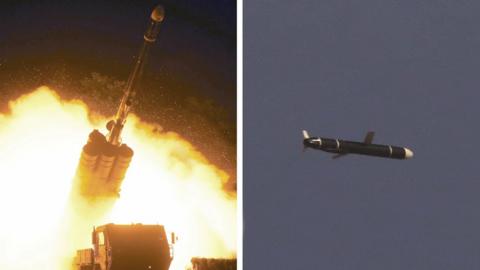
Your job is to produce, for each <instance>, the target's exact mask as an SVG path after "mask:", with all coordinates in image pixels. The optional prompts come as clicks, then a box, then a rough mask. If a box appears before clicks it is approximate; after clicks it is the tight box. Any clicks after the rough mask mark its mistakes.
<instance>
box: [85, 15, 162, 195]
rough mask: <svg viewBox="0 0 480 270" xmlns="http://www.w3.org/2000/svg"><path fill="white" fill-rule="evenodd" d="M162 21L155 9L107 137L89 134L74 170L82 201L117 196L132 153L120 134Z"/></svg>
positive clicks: (99, 133)
mask: <svg viewBox="0 0 480 270" xmlns="http://www.w3.org/2000/svg"><path fill="white" fill-rule="evenodd" d="M164 17H165V12H164V9H163V7H162V6H157V7H156V8H155V9H154V10H153V12H152V14H151V16H150V22H149V24H148V28H147V31H146V32H145V34H144V36H143V44H142V46H141V48H140V52H139V54H138V56H137V58H136V62H135V66H134V68H133V70H132V72H131V73H130V76H129V78H128V81H127V84H126V87H125V90H124V95H123V97H122V100H121V102H120V106H119V108H118V110H117V113H116V115H115V118H114V120H111V121H109V122H108V123H107V129H108V131H109V132H108V134H107V135H106V136H105V135H103V134H102V133H101V132H99V131H98V130H93V131H92V132H91V133H90V135H89V138H88V142H87V144H85V146H84V147H83V149H82V153H81V155H80V161H79V164H78V167H77V177H76V189H77V190H78V191H79V193H80V195H82V196H84V197H87V198H95V197H116V196H119V193H120V187H121V184H122V181H123V179H124V177H125V174H126V172H127V170H128V167H129V165H130V161H131V160H132V157H133V150H132V149H131V148H130V147H128V146H127V145H126V144H124V143H122V139H121V133H122V130H123V127H124V125H125V122H126V119H127V116H128V113H129V112H130V109H131V106H132V99H133V98H134V96H135V91H136V87H137V85H138V81H139V80H140V77H141V75H142V71H143V68H144V66H145V60H146V57H147V55H148V50H149V48H150V47H151V45H152V44H153V43H154V42H155V40H156V38H157V35H158V33H159V30H160V24H161V22H162V21H163V19H164Z"/></svg>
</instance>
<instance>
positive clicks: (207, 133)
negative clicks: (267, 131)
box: [0, 0, 236, 185]
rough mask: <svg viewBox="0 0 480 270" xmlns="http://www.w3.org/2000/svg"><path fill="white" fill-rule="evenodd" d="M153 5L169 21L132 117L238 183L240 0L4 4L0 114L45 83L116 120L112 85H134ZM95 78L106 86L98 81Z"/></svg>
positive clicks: (152, 52) (151, 57)
mask: <svg viewBox="0 0 480 270" xmlns="http://www.w3.org/2000/svg"><path fill="white" fill-rule="evenodd" d="M157 4H162V5H164V6H165V10H166V18H165V20H164V22H163V24H162V28H161V31H160V34H159V37H158V39H157V42H156V43H155V44H153V46H152V48H151V50H150V54H149V57H148V61H147V66H146V68H145V72H144V79H143V82H142V84H141V86H140V91H138V95H137V100H136V102H137V104H136V105H135V106H134V107H133V111H134V112H135V113H136V114H138V115H139V116H140V117H142V119H144V120H146V121H151V122H157V123H158V124H160V125H162V126H163V127H164V128H165V129H166V130H172V131H175V132H177V133H179V134H181V135H182V136H183V137H185V138H187V139H188V140H189V141H190V142H192V144H193V145H194V146H195V147H197V149H199V150H200V151H201V152H202V153H204V154H205V155H206V156H207V158H208V159H209V160H210V161H212V162H213V163H214V164H216V165H217V166H219V167H220V168H222V169H224V170H226V171H227V172H228V173H230V175H232V180H233V181H235V179H236V177H235V172H236V129H235V128H236V127H235V121H236V2H235V1H231V0H212V1H208V3H206V2H205V1H201V0H181V1H178V0H163V1H162V0H151V1H147V0H145V1H92V0H86V1H8V2H2V3H0V18H1V23H0V94H1V96H0V107H1V110H4V108H5V107H6V102H7V101H8V100H9V99H12V98H16V97H17V96H18V95H20V94H23V93H25V92H27V91H31V90H33V89H35V88H36V87H38V86H40V85H44V84H46V85H48V86H50V87H52V88H54V89H55V90H57V91H58V92H59V93H60V94H61V95H62V96H64V97H66V98H71V97H75V98H81V99H82V100H84V101H85V102H87V104H88V105H89V106H90V107H92V108H94V109H95V110H98V111H101V112H102V113H105V114H110V115H111V114H113V113H114V112H115V110H116V108H117V106H118V103H119V99H120V94H121V91H122V89H115V90H116V91H110V90H108V89H109V87H108V86H111V85H113V82H115V81H118V80H121V81H125V80H126V79H127V78H128V75H129V73H130V71H131V69H132V68H133V63H134V57H135V56H136V55H137V53H138V50H139V48H140V45H141V43H142V42H143V33H144V31H145V30H146V28H147V24H148V22H149V16H150V13H151V11H152V10H153V8H154V7H155V6H156V5H157ZM92 73H97V74H100V76H105V78H109V80H107V83H104V84H102V83H101V80H97V79H95V78H99V77H98V76H97V77H94V76H91V74H92ZM110 82H112V83H110ZM229 185H230V184H229Z"/></svg>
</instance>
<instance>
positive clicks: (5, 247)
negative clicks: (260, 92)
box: [0, 87, 236, 270]
mask: <svg viewBox="0 0 480 270" xmlns="http://www.w3.org/2000/svg"><path fill="white" fill-rule="evenodd" d="M9 108H10V112H9V113H8V114H4V115H2V114H0V211H1V213H2V223H1V224H0V250H1V251H2V252H0V269H10V270H16V269H18V270H27V269H34V268H35V269H52V270H64V269H67V268H68V267H69V266H70V265H71V258H72V257H73V256H74V252H75V250H77V249H82V248H89V247H91V244H90V232H91V229H92V225H102V224H103V223H108V222H113V223H119V224H120V223H123V224H125V223H127V224H128V223H144V224H163V225H165V227H166V229H167V230H170V231H174V232H175V233H176V234H177V235H179V241H178V242H177V244H176V246H175V258H174V261H173V262H172V266H171V267H170V269H177V270H178V269H184V268H185V267H186V266H188V264H189V261H190V258H191V257H194V256H196V257H234V256H235V253H236V198H233V197H231V196H229V195H227V194H226V193H224V192H223V191H222V184H223V183H225V181H227V179H228V175H227V174H226V173H225V172H223V171H221V170H219V169H217V168H216V167H215V166H214V165H212V164H210V163H209V162H208V161H207V160H206V159H205V158H204V157H203V156H202V154H201V153H199V152H197V151H196V150H195V148H194V147H193V146H192V145H191V144H190V143H189V142H187V141H185V140H184V139H182V138H181V137H180V136H179V135H177V134H175V133H172V132H168V133H160V132H159V131H157V130H158V128H157V127H156V126H155V125H153V124H148V123H144V122H142V121H141V120H140V119H139V118H138V117H136V116H134V115H132V116H131V117H129V119H128V121H127V125H126V127H125V130H124V134H123V137H124V141H125V142H127V143H128V144H129V145H130V146H131V147H132V149H134V151H135V155H134V158H133V160H132V163H131V165H130V168H129V170H128V172H127V175H126V178H125V180H124V182H123V185H122V191H121V196H120V198H119V199H118V200H117V201H116V202H115V205H114V207H113V209H112V210H111V211H110V212H109V213H108V214H107V215H105V216H103V217H102V219H101V220H100V221H99V222H103V223H102V224H90V223H89V222H84V221H83V220H82V219H81V218H80V217H81V215H79V213H75V212H72V209H75V211H76V212H82V211H87V210H86V209H89V208H88V207H85V208H82V205H80V204H77V205H76V206H75V208H70V207H69V203H68V201H69V192H70V189H71V186H72V178H73V176H74V173H75V169H76V166H77V163H78V158H79V155H80V151H81V147H82V146H83V145H84V144H85V141H86V139H87V136H88V133H89V132H90V131H91V130H92V129H93V128H98V129H101V130H103V127H102V126H103V124H104V123H106V121H107V119H106V118H104V117H101V116H92V115H89V110H88V108H87V106H86V105H85V104H83V103H82V102H80V101H64V100H62V99H61V98H60V97H59V96H58V95H57V94H56V93H55V92H54V91H52V90H50V89H48V88H47V87H40V88H39V89H37V90H36V91H34V92H33V93H30V94H28V95H24V96H22V97H20V98H19V99H17V100H16V101H13V102H10V103H9ZM84 209H85V210H84Z"/></svg>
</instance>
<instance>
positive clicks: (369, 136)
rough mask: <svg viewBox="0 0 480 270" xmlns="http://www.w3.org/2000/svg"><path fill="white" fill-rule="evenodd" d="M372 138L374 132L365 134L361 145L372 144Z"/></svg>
mask: <svg viewBox="0 0 480 270" xmlns="http://www.w3.org/2000/svg"><path fill="white" fill-rule="evenodd" d="M374 136H375V132H373V131H369V132H367V135H365V139H364V140H363V143H364V144H372V142H373V137H374Z"/></svg>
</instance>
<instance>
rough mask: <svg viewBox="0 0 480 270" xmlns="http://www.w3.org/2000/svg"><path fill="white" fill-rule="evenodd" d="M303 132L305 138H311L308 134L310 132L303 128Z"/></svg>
mask: <svg viewBox="0 0 480 270" xmlns="http://www.w3.org/2000/svg"><path fill="white" fill-rule="evenodd" d="M302 133H303V138H305V139H308V138H310V135H308V132H307V131H306V130H302Z"/></svg>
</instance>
